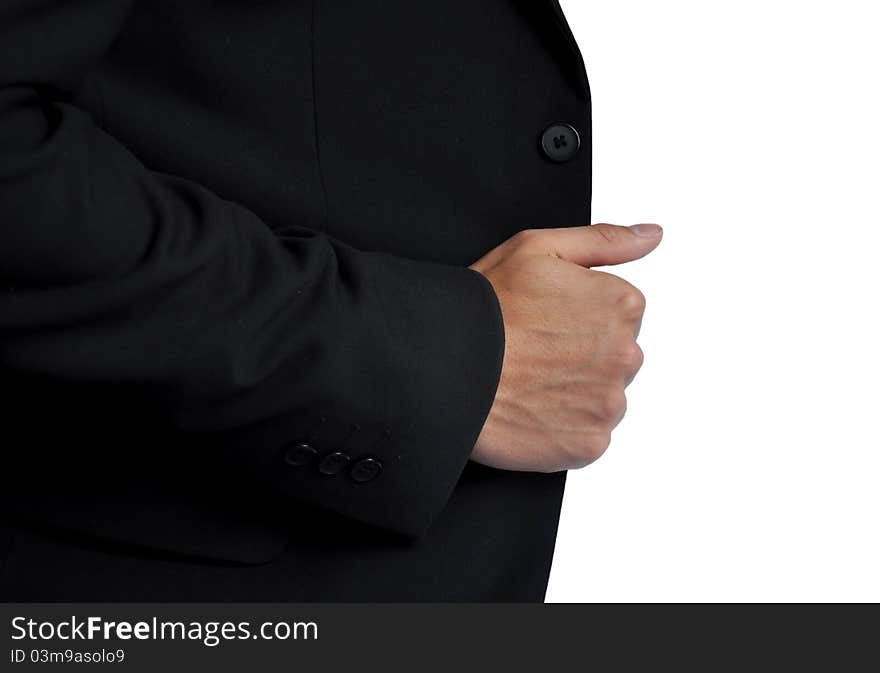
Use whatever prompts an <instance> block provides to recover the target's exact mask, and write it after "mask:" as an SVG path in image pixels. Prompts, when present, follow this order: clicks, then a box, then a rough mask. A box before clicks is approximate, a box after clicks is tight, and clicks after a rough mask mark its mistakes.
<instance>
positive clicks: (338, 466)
mask: <svg viewBox="0 0 880 673" xmlns="http://www.w3.org/2000/svg"><path fill="white" fill-rule="evenodd" d="M349 460H351V459H350V458H349V457H348V456H347V455H346V454H344V453H342V451H334V452H333V453H328V454H327V455H326V456H324V457H323V458H322V459H321V462H320V463H318V472H320V473H321V474H324V475H327V476H328V477H332V476H333V475H335V474H339V473H340V472H342V471H343V470H344V469H345V468H346V466H347V465H348V462H349Z"/></svg>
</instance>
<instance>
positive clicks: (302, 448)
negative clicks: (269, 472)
mask: <svg viewBox="0 0 880 673" xmlns="http://www.w3.org/2000/svg"><path fill="white" fill-rule="evenodd" d="M317 455H318V452H317V451H316V450H315V448H314V447H312V446H310V445H309V444H306V443H305V442H298V443H297V444H291V445H290V446H288V447H287V448H286V449H285V450H284V462H285V463H287V464H288V465H290V466H291V467H302V466H303V465H307V464H308V463H310V462H311V461H312V460H313V459H314V458H315V456H317Z"/></svg>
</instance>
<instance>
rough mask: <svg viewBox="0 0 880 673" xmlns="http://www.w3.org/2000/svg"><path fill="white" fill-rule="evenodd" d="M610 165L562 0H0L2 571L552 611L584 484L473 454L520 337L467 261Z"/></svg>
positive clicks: (581, 217) (556, 221)
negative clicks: (593, 163)
mask: <svg viewBox="0 0 880 673" xmlns="http://www.w3.org/2000/svg"><path fill="white" fill-rule="evenodd" d="M554 122H563V123H567V124H571V125H572V126H573V127H574V128H575V129H576V130H577V131H578V133H579V134H580V135H581V138H582V140H583V142H584V145H583V147H582V148H581V150H580V152H579V153H578V154H577V155H576V156H575V157H574V158H573V159H572V160H571V161H569V162H567V163H564V164H557V163H553V162H551V161H548V160H547V159H546V158H545V157H543V156H542V155H541V152H540V148H539V142H538V139H539V137H540V134H541V132H542V131H543V129H544V128H546V127H547V126H548V125H549V124H551V123H554ZM589 181H590V121H589V89H588V86H587V82H586V76H585V74H584V70H583V62H582V60H581V59H580V54H579V53H578V51H577V47H576V45H575V44H574V42H573V38H572V37H571V34H570V32H569V31H568V28H567V25H566V23H565V21H564V18H563V17H562V15H561V13H560V11H559V9H558V6H557V5H556V3H555V2H552V1H551V0H543V1H542V2H525V1H517V0H487V1H486V2H482V3H472V2H469V1H466V0H450V1H448V2H443V3H412V2H404V1H403V0H393V1H391V2H379V1H378V0H367V1H363V0H361V1H356V0H327V1H325V2H317V1H315V2H307V1H305V0H291V1H287V2H281V1H280V0H279V1H275V2H264V3H258V4H254V3H246V2H226V3H216V2H207V1H189V2H185V3H180V2H170V1H159V0H155V1H147V0H143V1H140V2H134V1H131V0H129V1H122V0H88V1H83V2H76V3H47V2H40V1H38V0H11V1H10V2H5V3H3V4H2V6H0V221H2V223H3V224H2V228H0V288H2V290H0V367H2V384H0V385H2V389H3V390H2V393H3V397H4V399H5V400H7V402H6V404H5V408H4V433H5V439H4V442H3V451H2V462H3V465H2V475H3V477H2V478H3V483H2V484H0V487H2V491H3V511H4V512H5V513H6V515H7V516H8V517H9V519H10V520H11V521H13V522H14V524H10V526H14V528H15V530H17V531H18V533H17V534H16V536H15V540H16V542H15V544H13V545H12V547H11V552H10V554H9V560H8V563H7V564H6V569H5V571H4V575H3V581H2V588H3V592H4V594H8V595H14V596H15V597H16V598H18V599H27V598H28V597H29V596H31V597H33V598H34V599H41V600H53V599H54V598H55V597H57V598H58V599H69V598H71V596H72V595H73V593H77V592H82V591H86V592H93V593H92V594H91V596H93V597H94V599H96V600H98V599H99V598H98V597H99V596H106V597H107V599H108V600H116V599H132V598H135V597H136V596H141V593H143V592H146V593H150V594H151V595H152V596H155V597H164V599H166V600H173V599H178V600H189V599H192V600H226V599H228V598H230V597H236V598H240V599H242V600H247V599H249V598H253V599H254V600H260V599H262V598H263V597H266V596H268V593H267V592H268V587H272V589H273V591H274V590H277V592H278V596H279V597H284V599H285V600H286V599H291V600H294V599H296V600H300V599H308V600H324V599H326V600H360V599H364V600H383V599H388V600H408V599H412V600H429V599H434V600H443V599H450V600H457V599H463V600H483V599H485V600H505V599H510V600H540V599H541V597H543V591H544V587H545V586H546V576H547V572H548V571H549V563H550V558H551V557H552V550H553V541H554V537H555V530H556V522H557V517H558V511H559V502H560V498H561V495H562V487H563V482H564V474H557V475H539V474H514V473H506V472H501V471H496V470H490V469H488V468H484V467H480V466H477V465H474V464H472V463H469V462H468V455H469V453H470V451H471V449H472V447H473V444H474V441H475V440H476V437H477V436H478V434H479V431H480V429H481V427H482V424H483V422H484V420H485V417H486V415H487V413H488V411H489V409H490V406H491V403H492V399H493V396H494V393H495V388H496V386H497V382H498V377H499V373H500V367H501V360H502V356H503V350H504V333H503V324H502V320H501V314H500V310H499V307H498V303H497V300H496V298H495V296H494V293H493V291H492V288H491V286H490V285H489V283H488V282H487V281H486V280H485V279H484V278H483V277H482V276H480V275H479V274H477V273H475V272H472V271H470V270H469V269H467V268H466V266H467V265H468V264H470V263H471V262H473V261H474V260H476V259H477V258H478V257H480V256H481V255H482V254H484V253H485V252H487V251H488V250H489V249H491V248H492V247H494V246H495V245H497V244H498V243H500V242H501V241H503V240H504V239H506V238H508V237H509V236H510V235H512V234H514V233H516V232H517V231H519V230H521V229H525V228H535V227H557V226H569V225H582V224H585V223H587V222H588V221H589V198H590V189H589ZM297 442H307V443H309V444H310V445H311V446H313V447H314V448H315V449H316V450H317V451H318V454H319V456H321V455H324V454H326V453H330V452H332V451H342V452H344V453H346V455H349V456H350V457H351V458H352V464H354V463H356V462H357V461H358V460H359V459H363V458H372V459H375V460H377V461H379V463H380V464H381V466H382V469H381V473H380V474H379V475H378V476H377V477H376V478H375V479H372V480H370V481H368V482H365V483H358V482H357V481H355V480H354V479H352V478H350V476H349V475H347V474H345V472H343V473H341V474H338V475H336V476H332V477H328V476H324V475H321V474H320V473H319V472H318V470H317V469H315V466H314V465H306V466H304V467H299V468H295V467H292V466H290V465H289V464H287V463H286V462H285V460H284V455H285V449H286V448H287V447H288V446H290V445H291V444H295V443H297ZM50 556H52V557H55V558H58V559H66V561H64V562H63V563H60V564H59V563H53V564H52V566H53V567H54V568H55V570H54V572H48V565H47V564H49V563H50V561H49V557H50ZM40 559H43V560H42V561H40ZM368 559H373V561H369V560H368ZM41 564H42V565H41ZM41 568H43V570H41ZM89 568H91V569H92V571H94V572H92V571H90V570H89ZM99 570H100V572H98V571H99ZM386 573H387V574H386ZM86 575H88V576H89V577H91V578H92V580H91V581H85V580H84V579H83V578H84V577H85V576H86ZM128 577H132V578H133V577H139V578H140V579H138V580H137V581H129V580H128V579H126V578H128ZM236 577H241V578H242V579H240V580H238V579H235V578H236ZM245 577H247V578H249V579H243V578H245ZM282 577H283V580H282ZM151 578H153V579H151ZM196 578H203V579H196ZM428 578H434V579H428ZM221 580H222V581H221ZM278 582H282V584H284V586H283V587H278V586H277V583H278ZM135 585H138V586H135ZM233 586H235V587H241V588H230V587H233ZM187 587H189V588H187ZM148 589H149V591H148ZM71 592H73V593H71ZM269 593H271V592H269ZM83 597H84V598H89V595H83ZM142 597H143V598H145V599H146V598H148V596H146V595H143V596H142ZM157 599H158V598H157Z"/></svg>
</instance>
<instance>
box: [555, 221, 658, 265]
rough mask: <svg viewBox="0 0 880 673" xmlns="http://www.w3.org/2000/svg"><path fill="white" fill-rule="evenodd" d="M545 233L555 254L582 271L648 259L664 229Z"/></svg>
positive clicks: (638, 226)
mask: <svg viewBox="0 0 880 673" xmlns="http://www.w3.org/2000/svg"><path fill="white" fill-rule="evenodd" d="M545 231H546V232H548V233H549V234H550V235H548V236H547V242H548V245H550V246H552V248H553V250H552V252H553V253H554V254H556V255H557V256H558V257H559V258H561V259H564V260H566V261H568V262H572V263H574V264H578V265H580V266H585V267H593V266H606V265H611V264H623V263H625V262H631V261H633V260H636V259H639V258H641V257H644V256H645V255H647V254H648V253H649V252H651V251H652V250H653V249H654V248H656V247H657V246H658V245H660V241H661V239H662V238H663V229H662V228H661V227H660V226H659V225H656V224H636V225H633V226H632V227H621V226H618V225H614V224H594V225H593V226H589V227H571V228H565V229H548V230H545Z"/></svg>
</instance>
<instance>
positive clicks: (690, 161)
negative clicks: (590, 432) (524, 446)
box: [547, 0, 880, 602]
mask: <svg viewBox="0 0 880 673" xmlns="http://www.w3.org/2000/svg"><path fill="white" fill-rule="evenodd" d="M562 4H563V7H564V9H565V11H566V14H567V16H568V19H569V22H570V23H571V25H572V29H573V30H574V32H575V34H576V36H577V38H578V42H579V43H580V47H581V51H582V52H583V55H584V59H585V60H586V63H587V71H588V74H589V76H590V82H591V85H592V93H593V133H594V152H593V187H594V193H593V221H594V222H614V223H619V224H631V223H635V222H658V223H660V224H662V225H664V228H665V238H664V241H663V244H662V245H661V247H660V248H659V249H658V250H657V251H656V252H655V253H654V254H653V255H652V256H651V257H649V258H646V259H645V260H642V261H639V262H635V263H632V264H628V265H625V266H622V267H618V270H617V271H615V270H613V269H607V270H610V271H614V272H619V274H620V275H621V276H623V277H624V278H626V279H627V280H629V281H631V282H633V283H635V284H636V285H637V286H638V287H640V288H641V289H642V290H643V292H644V293H645V294H646V296H647V299H648V310H647V313H646V316H645V322H644V327H643V330H642V335H641V337H640V339H639V341H640V343H641V345H642V347H643V349H644V351H645V354H646V362H645V365H644V367H643V369H642V371H641V373H640V375H639V377H638V378H637V379H636V381H635V382H634V383H633V385H632V386H631V387H630V389H629V395H628V399H629V412H628V414H627V417H626V419H624V421H623V423H622V424H621V425H620V426H619V427H618V430H617V431H616V432H615V436H614V441H613V443H612V446H611V448H610V449H609V451H608V453H606V455H605V456H604V457H603V458H602V459H601V460H600V461H599V462H597V463H595V464H594V465H592V466H590V467H588V468H587V469H585V470H582V471H580V472H577V473H570V475H569V481H568V488H567V492H566V497H565V502H564V507H563V517H562V521H561V524H560V532H559V541H558V544H557V548H556V555H555V559H554V565H553V572H552V575H551V581H550V587H549V590H548V593H547V600H548V601H550V602H601V601H676V602H678V601H798V602H801V601H880V522H878V519H880V483H878V482H880V430H878V425H880V408H878V407H880V394H878V379H880V357H878V349H880V344H878V329H877V328H878V313H880V300H878V293H880V282H878V271H877V269H876V267H877V264H878V263H880V249H878V248H880V215H878V205H880V204H878V196H880V168H878V167H880V132H878V128H880V97H878V89H880V40H878V38H877V27H878V25H880V15H878V6H877V3H874V2H868V1H865V2H857V1H854V0H838V1H836V2H815V1H800V2H794V1H790V2H789V1H784V0H763V1H755V0H745V1H740V2H736V3H719V2H705V0H701V1H684V0H664V2H656V0H614V2H594V1H586V0H563V3H562Z"/></svg>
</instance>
